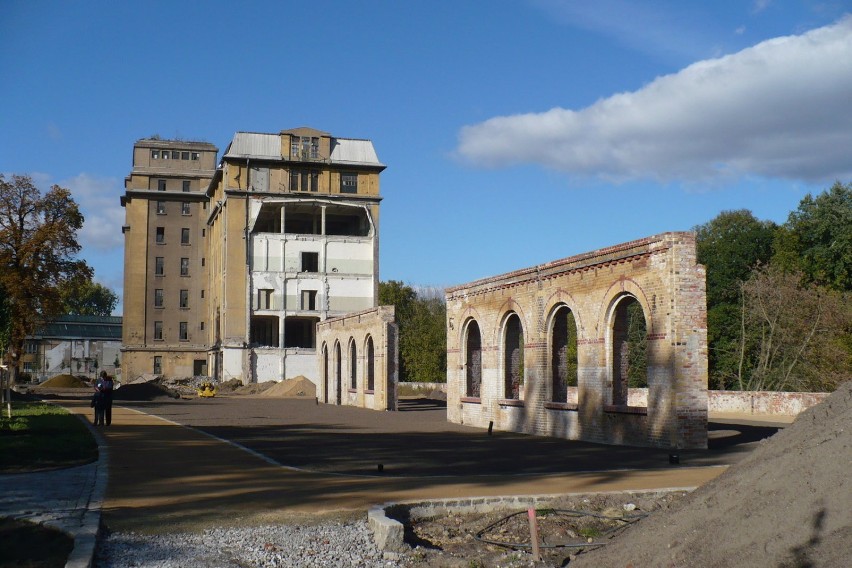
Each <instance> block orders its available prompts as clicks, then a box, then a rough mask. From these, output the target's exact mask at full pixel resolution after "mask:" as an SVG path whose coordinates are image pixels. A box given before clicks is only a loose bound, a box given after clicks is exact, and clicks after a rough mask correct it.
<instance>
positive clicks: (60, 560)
mask: <svg viewBox="0 0 852 568" xmlns="http://www.w3.org/2000/svg"><path fill="white" fill-rule="evenodd" d="M73 549H74V539H73V538H71V537H70V536H68V535H67V534H65V533H63V532H62V531H58V530H56V529H52V528H48V527H45V526H43V525H37V524H35V523H31V522H29V521H21V520H16V519H10V518H8V517H0V551H2V553H0V566H16V567H18V568H36V567H38V568H53V567H57V568H62V567H63V566H65V563H66V562H67V561H68V555H70V554H71V551H72V550H73Z"/></svg>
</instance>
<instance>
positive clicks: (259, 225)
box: [252, 203, 281, 233]
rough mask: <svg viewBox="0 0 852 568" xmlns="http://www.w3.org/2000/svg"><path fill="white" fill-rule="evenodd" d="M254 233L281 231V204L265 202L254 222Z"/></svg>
mask: <svg viewBox="0 0 852 568" xmlns="http://www.w3.org/2000/svg"><path fill="white" fill-rule="evenodd" d="M252 232H253V233H280V232H281V204H280V203H278V204H276V203H264V204H263V205H262V206H261V208H260V212H259V213H258V215H257V219H256V220H255V222H254V229H253V230H252Z"/></svg>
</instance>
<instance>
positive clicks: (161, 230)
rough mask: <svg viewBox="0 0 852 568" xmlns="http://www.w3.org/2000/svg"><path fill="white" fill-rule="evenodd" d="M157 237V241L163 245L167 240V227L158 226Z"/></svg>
mask: <svg viewBox="0 0 852 568" xmlns="http://www.w3.org/2000/svg"><path fill="white" fill-rule="evenodd" d="M156 233H157V238H156V242H157V244H158V245H161V244H163V243H165V242H166V228H165V227H157V231H156Z"/></svg>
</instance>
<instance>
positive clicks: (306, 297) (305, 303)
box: [302, 290, 317, 311]
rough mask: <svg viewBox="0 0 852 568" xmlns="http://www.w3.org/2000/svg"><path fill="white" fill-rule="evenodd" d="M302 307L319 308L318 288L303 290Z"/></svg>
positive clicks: (305, 308)
mask: <svg viewBox="0 0 852 568" xmlns="http://www.w3.org/2000/svg"><path fill="white" fill-rule="evenodd" d="M302 309H303V310H311V311H313V310H316V309H317V291H316V290H302Z"/></svg>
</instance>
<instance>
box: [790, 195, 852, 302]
mask: <svg viewBox="0 0 852 568" xmlns="http://www.w3.org/2000/svg"><path fill="white" fill-rule="evenodd" d="M783 229H784V230H783V232H782V233H781V234H780V235H779V238H778V239H777V241H776V252H775V257H774V258H773V263H774V264H776V265H778V266H780V267H782V268H784V269H786V270H794V271H801V272H802V274H803V275H804V277H805V279H806V280H808V281H809V282H814V283H816V284H819V285H821V286H826V287H828V288H832V289H834V290H847V291H848V290H852V183H848V184H845V185H844V184H842V183H840V182H836V183H835V184H834V185H833V186H831V188H830V189H828V190H827V191H824V192H823V193H821V194H819V195H817V196H816V197H813V196H811V195H807V196H805V198H804V199H802V201H801V203H799V207H798V209H796V210H795V211H793V212H792V213H790V216H789V218H788V219H787V223H786V224H785V225H784V228H783Z"/></svg>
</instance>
